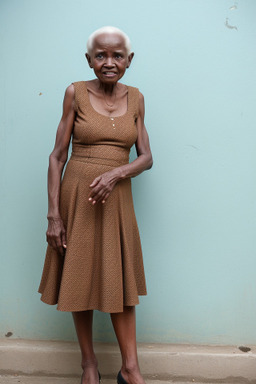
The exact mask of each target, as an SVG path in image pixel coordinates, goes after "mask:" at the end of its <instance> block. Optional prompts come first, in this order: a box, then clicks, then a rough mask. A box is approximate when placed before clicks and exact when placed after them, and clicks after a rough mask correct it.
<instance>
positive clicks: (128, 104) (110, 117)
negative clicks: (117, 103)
mask: <svg viewBox="0 0 256 384" xmlns="http://www.w3.org/2000/svg"><path fill="white" fill-rule="evenodd" d="M84 83H85V90H86V96H87V100H88V104H89V106H90V108H91V109H92V110H93V111H94V112H95V113H97V115H100V116H103V117H107V118H108V119H117V118H118V117H124V116H126V115H127V113H128V111H129V106H130V88H129V86H128V85H126V87H127V110H126V112H125V113H123V114H122V115H118V116H113V115H111V116H109V115H104V114H103V113H100V112H98V111H96V109H95V108H94V107H93V106H92V103H91V100H90V97H89V93H88V89H87V82H86V81H85V82H84Z"/></svg>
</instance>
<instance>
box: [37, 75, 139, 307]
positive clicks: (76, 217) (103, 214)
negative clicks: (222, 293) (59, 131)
mask: <svg viewBox="0 0 256 384" xmlns="http://www.w3.org/2000/svg"><path fill="white" fill-rule="evenodd" d="M74 87H75V108H76V118H75V123H74V129H73V138H72V155H71V157H70V160H69V161H68V164H67V167H66V170H65V174H64V177H63V180H62V183H61V193H60V212H61V217H62V219H63V221H64V225H65V228H66V230H67V250H66V254H65V257H64V258H62V257H61V256H59V255H58V254H57V252H56V251H55V250H54V249H53V248H52V247H50V246H49V245H48V248H47V252H46V258H45V264H44V269H43V274H42V279H41V284H40V287H39V292H40V293H41V294H42V296H41V300H42V301H43V302H45V303H47V304H58V306H57V309H58V310H60V311H72V312H73V311H84V310H89V309H98V310H100V311H103V312H110V313H114V312H122V311H123V306H124V305H125V306H131V305H136V304H138V303H139V299H138V296H139V295H146V283H145V276H144V268H143V260H142V252H141V244H140V237H139V232H138V227H137V222H136V217H135V213H134V207H133V200H132V191H131V180H130V178H127V179H125V180H122V181H120V182H118V183H117V184H116V185H115V187H114V189H113V191H112V192H111V194H110V196H109V197H108V199H107V201H106V203H105V204H101V203H99V204H96V205H95V206H93V205H92V204H91V203H89V202H88V196H89V193H90V188H89V185H90V184H91V182H92V181H93V180H94V179H95V177H97V176H99V175H101V174H102V173H104V172H107V171H109V170H111V169H113V168H114V167H118V166H120V165H122V164H127V163H128V162H129V152H130V148H131V146H132V145H133V144H134V143H135V141H136V138H137V130H136V119H137V116H138V108H139V91H138V89H137V88H133V87H128V109H127V112H126V113H125V114H124V115H122V116H119V117H114V118H113V117H111V118H110V117H108V116H105V115H102V114H100V113H98V112H97V111H96V110H95V109H94V108H93V107H92V105H91V103H90V100H89V95H88V91H87V86H86V82H84V81H80V82H76V83H74Z"/></svg>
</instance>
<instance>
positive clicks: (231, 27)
mask: <svg viewBox="0 0 256 384" xmlns="http://www.w3.org/2000/svg"><path fill="white" fill-rule="evenodd" d="M228 20H229V19H228V17H227V18H226V22H225V26H226V27H227V28H229V29H236V30H237V31H238V29H237V27H236V26H235V25H230V24H229V22H228Z"/></svg>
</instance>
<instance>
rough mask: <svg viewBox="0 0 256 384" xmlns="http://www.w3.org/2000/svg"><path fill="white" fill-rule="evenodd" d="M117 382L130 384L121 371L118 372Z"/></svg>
mask: <svg viewBox="0 0 256 384" xmlns="http://www.w3.org/2000/svg"><path fill="white" fill-rule="evenodd" d="M116 381H117V384H128V382H127V381H126V380H125V379H124V378H123V376H122V373H121V371H119V372H118V374H117V378H116Z"/></svg>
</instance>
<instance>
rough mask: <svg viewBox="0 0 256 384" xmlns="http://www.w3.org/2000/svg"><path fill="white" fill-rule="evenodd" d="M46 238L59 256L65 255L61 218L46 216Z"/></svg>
mask: <svg viewBox="0 0 256 384" xmlns="http://www.w3.org/2000/svg"><path fill="white" fill-rule="evenodd" d="M46 240H47V242H48V244H49V245H50V246H51V247H52V248H54V249H55V250H56V251H57V252H58V253H59V254H60V255H61V256H64V255H65V249H66V248H67V244H66V230H65V228H64V224H63V221H62V219H61V218H48V229H47V232H46Z"/></svg>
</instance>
